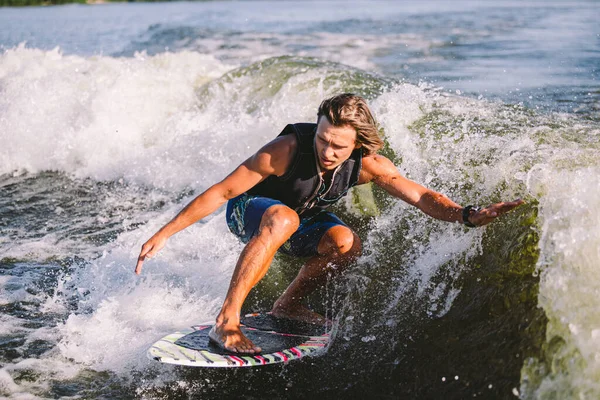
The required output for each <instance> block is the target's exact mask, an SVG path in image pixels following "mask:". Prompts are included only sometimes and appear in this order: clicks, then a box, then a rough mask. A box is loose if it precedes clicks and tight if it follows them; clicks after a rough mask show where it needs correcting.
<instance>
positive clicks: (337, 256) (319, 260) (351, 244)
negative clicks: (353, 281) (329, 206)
mask: <svg viewBox="0 0 600 400" xmlns="http://www.w3.org/2000/svg"><path fill="white" fill-rule="evenodd" d="M361 251H362V247H361V243H360V239H359V237H358V235H356V233H355V232H354V231H352V230H351V229H350V228H348V227H347V226H345V225H335V226H333V227H331V228H329V229H328V230H327V231H326V232H325V234H324V235H323V237H321V239H320V240H319V244H318V247H317V255H315V256H313V257H312V258H310V259H309V260H308V261H307V262H306V264H305V265H304V266H303V267H302V268H301V269H300V272H299V273H298V276H296V278H295V279H294V280H293V281H292V283H291V284H290V285H289V286H288V288H287V289H286V290H285V292H283V294H282V295H281V296H280V297H279V299H277V301H276V302H275V304H274V305H273V309H272V310H271V312H272V313H273V315H274V316H276V317H285V318H291V319H296V320H299V321H304V322H310V323H318V324H321V323H325V322H326V321H325V318H324V317H323V316H321V315H319V314H317V313H315V312H313V311H311V310H309V309H308V308H307V307H306V306H305V305H303V304H302V301H303V300H304V299H305V298H306V296H307V295H308V294H310V293H311V292H313V291H314V290H315V289H316V288H317V287H320V286H324V285H325V283H326V282H327V278H328V277H329V276H336V275H338V274H340V273H341V272H342V271H343V270H345V269H346V267H347V266H348V265H349V264H350V263H352V262H353V261H354V260H356V259H357V258H358V257H359V256H360V254H361Z"/></svg>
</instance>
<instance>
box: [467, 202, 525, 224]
mask: <svg viewBox="0 0 600 400" xmlns="http://www.w3.org/2000/svg"><path fill="white" fill-rule="evenodd" d="M523 203H525V202H524V201H523V200H521V199H517V200H515V201H503V202H500V203H495V204H492V205H490V206H488V207H486V208H484V209H482V210H481V211H479V212H478V213H476V214H475V215H473V216H472V217H471V221H472V222H473V223H474V224H475V225H478V226H482V225H487V224H489V223H490V222H492V221H493V220H495V219H496V218H498V217H499V216H501V215H503V214H506V213H507V212H509V211H511V210H513V209H515V208H517V207H518V206H520V205H521V204H523Z"/></svg>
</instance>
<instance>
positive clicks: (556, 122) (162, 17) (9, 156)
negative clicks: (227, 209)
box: [0, 1, 600, 399]
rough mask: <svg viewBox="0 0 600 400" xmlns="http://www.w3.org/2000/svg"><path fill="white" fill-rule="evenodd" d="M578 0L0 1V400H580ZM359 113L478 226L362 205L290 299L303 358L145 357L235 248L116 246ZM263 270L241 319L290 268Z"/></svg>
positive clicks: (592, 102) (595, 276) (221, 271)
mask: <svg viewBox="0 0 600 400" xmlns="http://www.w3.org/2000/svg"><path fill="white" fill-rule="evenodd" d="M599 16H600V3H598V2H595V1H569V2H561V1H544V2H542V1H532V2H529V1H525V2H516V1H515V2H501V3H500V2H475V1H473V2H471V1H458V2H444V1H422V2H418V3H417V2H392V1H389V2H387V1H373V2H311V1H285V2H256V1H241V2H218V1H216V2H182V3H152V4H143V3H136V4H105V5H97V6H83V5H66V6H57V7H33V8H0V46H1V47H2V49H1V51H2V53H1V54H0V229H1V232H0V288H1V289H0V309H1V310H2V313H1V314H0V397H7V398H15V399H16V398H19V399H23V398H106V399H108V398H152V399H154V398H156V399H179V398H222V397H225V396H229V397H240V396H243V397H246V398H259V397H261V398H262V397H264V396H270V397H275V398H315V397H321V398H339V397H341V396H345V397H350V398H354V397H356V398H358V397H361V398H364V397H369V398H418V399H421V398H422V399H425V398H444V399H464V398H473V397H476V398H485V399H505V398H517V397H519V398H523V399H596V398H599V397H600V383H599V382H600V312H599V311H598V310H600V272H599V271H600V268H599V267H600V265H599V264H600V228H599V226H600V211H599V210H600V178H599V176H600V83H599V77H600V72H599V66H600V62H599V61H600V60H599V59H600V57H599V56H600V28H599V25H598V22H597V21H598V17H599ZM342 91H352V92H355V93H358V94H361V95H364V96H365V97H366V98H367V99H368V100H369V103H370V105H371V107H372V109H373V111H374V113H375V115H376V118H377V120H378V122H379V123H380V124H381V127H382V131H383V134H384V135H385V138H386V142H387V147H386V149H385V154H386V155H388V156H389V157H390V158H392V159H393V160H394V162H395V163H396V165H397V166H398V168H399V169H400V171H401V172H402V173H403V174H405V175H407V176H409V177H410V178H412V179H414V180H416V181H418V182H420V183H422V184H424V185H426V186H428V187H431V188H433V189H435V190H437V191H440V192H443V193H445V194H447V195H448V196H449V197H451V198H452V199H454V200H456V201H457V202H459V203H462V204H488V203H490V202H496V201H501V200H512V199H514V198H519V197H520V198H523V199H525V200H526V202H527V204H526V205H524V206H522V207H520V208H519V209H518V210H516V211H515V212H513V213H511V214H510V215H508V216H506V217H505V218H503V219H502V220H500V221H497V222H496V223H494V224H492V225H490V226H488V227H486V228H482V229H476V230H468V229H466V228H464V227H462V226H459V225H456V224H448V223H442V222H439V221H434V220H431V219H429V218H427V217H426V216H424V215H423V214H421V213H419V212H417V211H416V210H414V209H412V208H410V207H408V206H407V205H405V204H403V203H402V202H400V201H396V200H393V199H389V198H388V197H386V196H385V195H384V194H383V193H381V191H379V190H377V189H376V188H375V189H372V190H371V189H369V188H367V190H363V191H361V192H355V193H354V194H353V196H349V198H348V199H346V201H345V202H343V204H340V205H339V206H338V207H337V209H336V211H337V212H338V213H339V214H340V215H341V216H342V218H344V219H345V220H347V221H348V222H349V223H350V224H352V225H353V226H354V227H355V228H356V230H357V231H358V232H359V234H360V236H361V237H362V239H363V244H364V253H363V256H362V257H361V258H360V259H359V260H358V262H357V263H356V264H355V265H353V266H352V267H351V268H350V270H349V271H348V273H347V274H346V276H345V277H344V278H343V279H341V280H339V281H333V282H330V284H329V285H328V286H327V288H324V289H323V290H321V291H319V292H318V293H315V295H314V296H313V297H312V298H311V299H310V301H311V306H312V307H313V308H315V309H316V310H317V311H320V312H323V313H326V314H327V315H329V316H332V317H333V318H335V319H336V320H337V321H338V323H337V325H336V330H335V335H334V339H333V344H332V346H331V348H330V349H329V351H328V353H327V354H326V355H325V356H323V357H320V358H315V359H306V360H305V361H299V362H294V363H291V364H289V365H279V366H269V367H264V368H253V369H243V370H206V369H194V368H178V367H173V366H168V365H161V364H158V363H156V362H154V361H151V360H148V359H147V358H146V356H145V352H146V349H147V348H148V347H149V346H150V345H151V344H152V343H153V342H154V341H155V340H157V339H158V338H160V337H162V336H164V335H165V334H167V333H170V332H172V331H175V330H178V329H180V328H183V327H186V326H188V325H190V324H193V323H197V322H201V321H205V320H210V319H212V318H214V316H215V315H216V313H217V312H218V310H219V307H220V305H221V302H222V301H223V298H224V295H225V291H226V289H227V286H228V283H229V278H230V276H231V273H232V270H233V267H234V264H235V261H236V256H237V254H239V252H240V251H241V249H242V245H241V244H240V243H239V242H238V241H237V240H236V239H235V238H234V237H233V236H232V235H230V234H229V233H228V231H227V227H226V224H225V222H224V212H223V210H222V209H221V210H219V211H217V212H216V213H215V214H214V215H212V216H210V217H208V218H206V219H205V220H204V221H201V222H199V223H197V224H195V225H194V226H192V227H190V228H189V229H187V230H186V231H184V232H181V233H179V234H177V235H176V236H174V237H173V238H172V239H171V240H170V241H169V243H168V245H167V247H166V248H165V249H164V250H163V251H162V253H161V254H160V256H159V257H157V258H155V259H153V260H151V261H149V262H147V263H146V264H145V268H144V272H143V274H142V276H141V277H137V276H135V275H134V274H133V268H134V265H135V261H136V258H137V254H138V252H139V248H140V245H141V244H142V243H143V242H144V241H145V240H146V239H147V238H148V237H149V236H150V235H151V234H152V233H154V232H155V231H156V230H157V229H158V228H159V227H160V226H162V225H163V224H164V223H166V222H167V221H168V220H169V219H170V218H172V217H173V216H174V215H175V214H176V213H177V211H178V210H180V209H181V208H182V207H183V206H184V205H185V204H186V203H187V202H189V201H190V200H191V199H192V198H193V197H194V196H196V195H198V194H199V193H200V192H201V191H202V190H204V189H206V188H207V187H208V186H209V185H210V184H211V183H213V182H215V181H217V180H219V179H221V178H223V177H224V176H225V175H226V174H227V173H228V172H229V171H230V170H231V169H233V168H234V167H235V166H237V165H238V164H239V163H240V162H241V161H242V160H244V159H245V158H246V157H248V156H249V155H250V154H252V153H253V152H254V151H256V150H257V149H258V148H259V147H260V146H261V145H262V144H264V143H265V142H267V141H268V140H270V139H271V138H272V137H274V136H275V135H277V134H278V132H279V131H280V130H281V129H282V128H283V127H284V126H285V125H286V124H287V123H290V122H301V121H314V120H315V113H316V108H317V106H318V104H319V103H320V101H321V100H322V99H323V98H325V97H327V96H330V95H333V94H335V93H339V92H342ZM299 265H300V264H299V261H298V260H292V259H289V258H285V257H278V258H276V260H275V262H274V264H273V266H272V268H271V269H270V271H269V273H268V275H267V276H266V278H265V279H264V280H263V281H262V282H261V283H260V284H259V285H258V286H257V288H256V289H255V290H254V291H253V293H252V294H251V295H250V297H249V299H248V301H247V303H246V306H245V308H246V311H255V310H268V309H269V307H270V305H271V303H272V302H273V300H274V299H276V298H277V296H278V295H279V293H280V291H281V290H283V288H284V287H285V286H286V284H287V283H288V282H289V280H291V279H292V277H293V276H294V274H295V271H297V268H298V267H299Z"/></svg>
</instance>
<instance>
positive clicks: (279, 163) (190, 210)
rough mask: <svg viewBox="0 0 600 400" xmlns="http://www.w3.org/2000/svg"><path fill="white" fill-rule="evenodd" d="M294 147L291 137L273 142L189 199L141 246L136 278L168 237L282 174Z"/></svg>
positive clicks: (287, 136)
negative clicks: (264, 180) (269, 178)
mask: <svg viewBox="0 0 600 400" xmlns="http://www.w3.org/2000/svg"><path fill="white" fill-rule="evenodd" d="M295 147H296V141H295V137H294V136H293V135H286V136H283V137H279V138H277V139H275V140H273V141H272V142H270V143H268V144H267V145H266V146H264V147H263V148H262V149H260V150H259V151H258V152H257V153H256V154H254V155H253V156H252V157H250V158H249V159H247V160H246V161H244V162H243V163H242V164H241V165H240V166H239V167H237V168H236V169H235V170H234V171H233V172H232V173H231V174H229V175H228V176H227V177H226V178H225V179H223V180H222V181H221V182H219V183H216V184H214V185H213V186H211V187H210V188H208V189H207V190H206V191H205V192H203V193H202V194H200V195H199V196H198V197H196V198H195V199H194V200H192V202H191V203H189V204H188V205H187V206H186V207H185V208H184V209H183V210H181V211H180V212H179V214H177V215H176V216H175V218H173V219H172V220H171V221H170V222H169V223H167V224H166V225H165V226H163V227H162V228H160V229H159V230H158V232H156V233H155V234H154V235H153V236H152V237H151V238H150V239H149V240H148V241H147V242H146V243H144V245H143V246H142V250H141V251H140V255H139V257H138V261H137V264H136V267H135V273H136V274H138V275H139V274H140V273H141V272H142V265H143V263H144V261H145V260H146V258H152V257H153V256H154V255H156V253H158V251H160V250H161V249H162V248H163V247H164V246H165V244H166V243H167V239H169V238H170V237H171V236H172V235H174V234H175V233H177V232H179V231H181V230H183V229H185V228H187V227H188V226H190V225H192V224H194V223H196V222H197V221H199V220H201V219H202V218H204V217H206V216H207V215H209V214H211V213H213V212H214V211H215V210H217V209H218V208H219V207H221V206H222V205H223V204H224V203H225V202H227V201H228V200H229V199H232V198H234V197H236V196H238V195H240V194H242V193H244V192H246V191H247V190H249V189H250V188H252V187H254V186H255V185H257V184H258V183H259V182H261V181H262V180H263V179H265V178H266V177H268V176H270V175H282V174H283V173H285V171H286V170H287V167H288V165H289V163H290V161H291V159H292V155H293V154H294V152H295Z"/></svg>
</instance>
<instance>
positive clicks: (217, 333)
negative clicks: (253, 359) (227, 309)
mask: <svg viewBox="0 0 600 400" xmlns="http://www.w3.org/2000/svg"><path fill="white" fill-rule="evenodd" d="M208 337H209V338H210V340H211V342H213V343H214V344H216V345H217V346H219V347H221V348H222V349H225V350H227V351H230V352H232V353H239V354H258V353H260V352H261V348H260V347H258V346H256V345H254V343H252V341H251V340H250V339H248V338H247V337H246V336H244V334H243V333H242V331H241V330H240V327H239V326H235V327H226V326H224V325H215V326H213V327H212V329H211V330H210V332H209V333H208Z"/></svg>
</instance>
